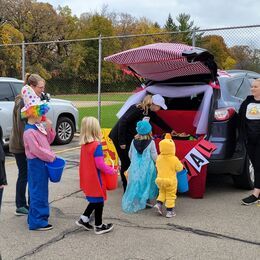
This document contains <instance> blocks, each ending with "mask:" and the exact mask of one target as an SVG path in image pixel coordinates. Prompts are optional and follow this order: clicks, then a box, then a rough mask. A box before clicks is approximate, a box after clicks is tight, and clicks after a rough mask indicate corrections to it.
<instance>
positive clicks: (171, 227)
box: [16, 218, 260, 259]
mask: <svg viewBox="0 0 260 260" xmlns="http://www.w3.org/2000/svg"><path fill="white" fill-rule="evenodd" d="M106 219H111V220H117V221H119V222H123V223H127V225H126V224H120V223H117V224H116V225H118V226H122V227H128V228H138V229H149V230H166V231H184V232H189V233H192V234H194V235H199V236H206V237H212V238H217V239H222V238H224V239H229V240H233V241H237V242H242V243H247V244H251V245H257V246H259V245H260V242H256V241H250V240H246V239H242V238H237V237H232V236H228V235H224V234H220V233H215V232H210V231H205V230H201V229H194V228H191V227H185V226H181V225H176V224H171V223H168V224H166V225H165V226H164V227H163V226H160V227H155V226H156V225H154V224H151V226H141V225H137V224H135V223H132V222H130V221H128V220H126V219H120V218H106ZM80 230H82V232H85V231H84V230H83V229H81V228H80V227H79V228H70V229H66V230H65V231H63V232H62V233H61V234H59V235H58V236H56V237H54V238H52V239H51V240H49V241H47V242H46V243H43V244H41V245H39V246H37V247H36V248H34V249H32V250H31V251H29V252H27V253H25V254H23V255H22V256H19V257H18V258H16V259H23V258H24V257H27V256H31V255H34V254H36V253H38V252H40V251H41V250H43V249H44V248H46V247H48V246H50V245H52V244H54V243H56V242H59V241H61V240H62V239H64V238H65V237H67V236H68V235H70V234H75V233H77V232H78V231H80ZM128 259H131V258H128ZM134 259H138V258H134ZM168 259H169V258H168Z"/></svg>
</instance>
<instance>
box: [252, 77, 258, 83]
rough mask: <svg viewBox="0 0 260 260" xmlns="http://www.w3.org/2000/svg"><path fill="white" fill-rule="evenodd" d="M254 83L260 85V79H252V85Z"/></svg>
mask: <svg viewBox="0 0 260 260" xmlns="http://www.w3.org/2000/svg"><path fill="white" fill-rule="evenodd" d="M254 82H257V83H260V78H258V79H254V80H253V81H252V83H254Z"/></svg>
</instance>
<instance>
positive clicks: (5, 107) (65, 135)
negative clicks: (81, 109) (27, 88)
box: [0, 77, 79, 145]
mask: <svg viewBox="0 0 260 260" xmlns="http://www.w3.org/2000/svg"><path fill="white" fill-rule="evenodd" d="M22 87H23V81H22V80H18V79H15V78H5V77H0V138H1V139H2V140H3V142H4V144H5V145H7V144H8V143H9V138H10V134H11V130H12V124H13V122H12V116H13V107H14V100H15V97H16V96H17V95H18V94H19V93H21V89H22ZM48 102H49V106H50V110H49V112H48V113H47V117H48V118H49V119H50V120H51V121H52V123H53V127H54V129H56V133H57V134H56V138H55V141H54V142H55V143H56V144H68V143H70V142H71V140H72V139H73V137H74V133H75V132H76V131H77V130H78V118H79V113H78V109H77V108H76V107H75V106H74V105H73V104H72V103H71V102H70V101H67V100H63V99H54V98H50V100H49V101H48Z"/></svg>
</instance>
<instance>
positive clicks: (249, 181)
mask: <svg viewBox="0 0 260 260" xmlns="http://www.w3.org/2000/svg"><path fill="white" fill-rule="evenodd" d="M233 180H234V184H235V186H236V187H238V188H242V189H247V190H252V189H253V188H254V180H255V176H254V168H253V165H252V163H251V161H250V160H249V157H248V155H246V159H245V163H244V168H243V172H242V174H241V175H233Z"/></svg>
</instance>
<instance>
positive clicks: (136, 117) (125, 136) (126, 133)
mask: <svg viewBox="0 0 260 260" xmlns="http://www.w3.org/2000/svg"><path fill="white" fill-rule="evenodd" d="M161 108H163V109H167V106H166V105H165V101H164V98H163V97H162V96H161V95H158V94H157V95H153V96H152V95H147V96H146V97H145V98H144V99H143V101H142V102H141V103H139V104H137V105H132V106H130V107H129V109H128V110H127V111H126V112H125V113H124V115H123V116H122V117H121V118H120V119H119V120H118V122H117V123H116V125H115V126H114V127H113V129H112V130H111V132H110V134H109V137H110V138H111V139H112V141H113V143H114V146H115V148H116V151H117V154H118V156H119V158H120V161H121V170H120V175H121V179H122V183H123V188H124V191H125V189H126V185H127V180H126V178H125V175H124V172H125V171H126V170H127V169H128V167H129V165H130V159H129V157H128V151H129V148H130V144H131V142H132V140H133V138H134V136H135V135H136V124H137V122H138V121H140V120H142V119H143V118H144V117H146V118H147V117H148V118H149V119H150V122H152V123H153V124H155V125H157V126H158V127H160V128H161V129H163V130H164V131H165V132H171V127H170V126H169V125H168V124H166V123H165V122H164V121H163V120H162V119H161V118H159V117H158V116H157V114H156V113H155V112H156V111H158V110H160V109H161Z"/></svg>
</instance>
